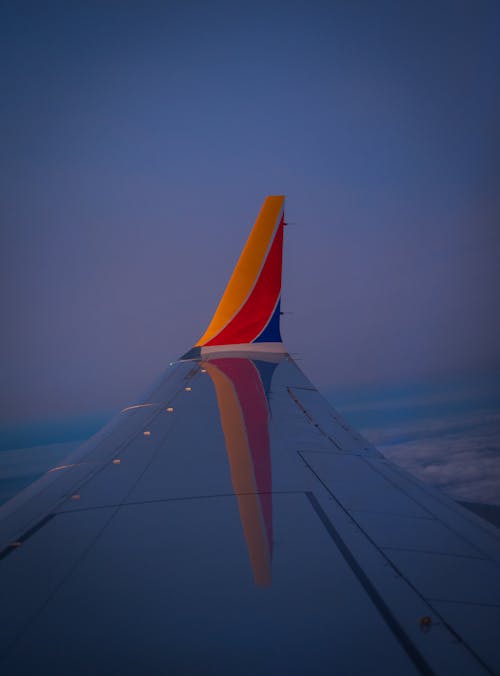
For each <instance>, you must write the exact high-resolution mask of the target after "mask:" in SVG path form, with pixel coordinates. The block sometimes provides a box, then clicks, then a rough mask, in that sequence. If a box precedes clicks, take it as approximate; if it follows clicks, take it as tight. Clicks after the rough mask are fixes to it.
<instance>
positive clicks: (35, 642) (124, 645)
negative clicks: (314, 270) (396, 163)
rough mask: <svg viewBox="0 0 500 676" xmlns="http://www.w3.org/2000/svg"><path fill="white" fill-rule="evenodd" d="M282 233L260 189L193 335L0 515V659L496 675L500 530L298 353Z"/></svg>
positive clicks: (70, 668)
mask: <svg viewBox="0 0 500 676" xmlns="http://www.w3.org/2000/svg"><path fill="white" fill-rule="evenodd" d="M283 228H284V216H283V198H282V197H272V198H267V200H266V201H265V203H264V206H263V209H262V210H261V214H260V216H259V218H258V220H257V222H256V225H255V226H254V229H253V231H252V233H251V235H250V238H249V240H248V242H247V244H246V246H245V248H244V250H243V253H242V255H241V257H240V260H239V261H238V264H237V266H236V268H235V272H234V273H233V276H232V277H231V279H230V282H229V285H228V287H227V289H226V291H225V293H224V295H223V296H222V299H221V301H220V303H219V306H218V308H217V310H216V312H215V314H214V317H213V319H212V321H211V322H210V324H209V327H208V328H207V331H206V332H205V334H204V335H203V336H202V338H201V339H200V340H199V341H198V343H197V344H196V345H195V347H194V348H193V349H192V350H191V351H190V352H189V353H187V354H186V355H185V356H184V358H183V359H182V360H180V361H179V362H177V363H175V364H173V365H172V366H171V367H170V368H168V369H167V372H166V374H165V376H164V378H163V379H162V380H161V381H160V382H159V383H158V385H157V386H156V387H155V388H154V389H153V390H152V391H151V393H150V395H149V396H148V397H146V398H145V399H144V400H142V401H139V402H137V403H136V404H134V405H131V406H127V407H126V408H125V409H123V411H122V412H121V413H120V414H119V415H118V416H117V418H116V419H115V420H113V421H112V422H111V423H110V425H108V426H107V427H106V428H105V429H104V430H103V431H102V432H100V433H99V434H98V435H96V437H94V438H93V439H92V440H90V441H89V442H87V444H85V445H84V446H83V447H82V448H81V449H79V451H77V452H76V453H75V454H73V456H72V457H71V458H69V459H68V461H67V462H66V463H65V464H64V466H61V467H59V468H54V471H51V472H49V473H47V475H45V476H44V477H43V478H42V479H41V480H39V481H37V482H35V483H34V484H33V485H32V486H31V487H30V488H29V489H27V490H26V491H24V492H23V493H22V494H20V495H18V496H16V498H14V499H13V500H11V501H10V502H9V503H7V504H6V505H4V506H3V507H2V508H0V542H1V543H2V548H1V554H0V557H1V558H0V588H1V594H2V610H3V612H2V614H1V619H0V627H1V631H0V659H1V662H0V664H1V666H2V673H5V674H13V675H14V674H19V675H20V674H31V673H33V671H34V665H36V670H37V671H41V672H42V673H51V674H67V673H72V674H89V673H92V674H109V673H120V674H136V673H138V672H145V673H149V674H164V673H174V674H177V673H179V674H180V673H189V674H234V673H239V674H255V673H259V674H280V673H286V674H331V673H339V674H365V673H368V672H373V671H374V670H375V671H376V672H377V670H378V671H380V673H384V674H394V675H396V674H397V675H398V676H401V675H402V674H433V673H434V674H450V675H451V674H453V675H455V674H457V673H467V674H491V673H496V672H498V671H499V669H500V650H499V648H498V641H497V633H498V627H499V626H500V576H499V575H498V571H499V566H498V562H499V561H500V543H499V539H498V531H497V530H496V529H494V528H492V527H490V526H489V525H488V524H486V523H485V522H483V521H482V520H481V519H479V518H477V517H475V516H474V515H473V514H471V513H469V512H468V511H467V510H464V509H463V508H461V507H460V506H459V505H457V504H456V503H455V502H454V501H452V500H450V499H448V498H447V497H445V496H443V495H441V494H440V493H439V492H438V491H435V490H433V489H431V488H429V487H428V486H426V485H425V484H422V483H421V482H419V481H417V480H416V479H414V478H412V477H410V476H408V475H407V474H406V473H404V472H403V471H402V470H400V469H398V468H396V467H395V466H394V465H392V464H391V463H389V462H388V461H387V460H385V458H383V456H381V455H380V453H378V452H377V451H376V449H374V448H373V447H372V446H371V445H370V444H369V443H368V442H367V441H366V440H365V439H363V438H362V437H361V436H360V435H359V434H358V433H357V432H355V431H354V430H352V429H351V428H350V427H349V425H348V424H347V423H346V422H345V421H344V420H343V419H342V418H341V417H340V416H339V414H338V413H337V412H336V411H334V410H333V409H332V408H331V407H330V406H329V404H328V403H327V402H326V401H325V400H324V399H323V397H322V396H321V395H320V393H319V392H318V391H317V390H316V389H315V388H314V386H313V385H312V384H311V382H310V381H309V380H308V379H307V378H306V377H305V375H304V374H303V373H302V372H301V370H300V369H299V368H298V366H297V365H296V364H295V362H294V361H293V360H292V359H291V358H290V356H289V355H288V354H287V352H286V351H285V348H284V347H283V343H282V341H281V335H280V331H279V298H280V290H281V247H282V235H283ZM278 249H279V251H278ZM262 280H265V281H264V282H263V281H262ZM253 294H257V295H256V296H255V299H254V298H253ZM249 307H250V308H251V307H258V308H259V312H258V314H255V313H253V312H250V311H249V310H248V308H249ZM277 308H278V311H277ZM374 665H376V666H374ZM378 665H380V668H378Z"/></svg>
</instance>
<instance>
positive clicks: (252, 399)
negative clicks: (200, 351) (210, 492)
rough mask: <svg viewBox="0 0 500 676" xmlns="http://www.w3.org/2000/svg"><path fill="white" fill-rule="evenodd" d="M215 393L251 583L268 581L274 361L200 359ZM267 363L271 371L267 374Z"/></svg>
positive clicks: (267, 583) (269, 568)
mask: <svg viewBox="0 0 500 676" xmlns="http://www.w3.org/2000/svg"><path fill="white" fill-rule="evenodd" d="M202 365H203V367H204V368H205V369H206V370H207V372H208V374H209V375H210V377H211V378H212V381H213V383H214V385H215V390H216V393H217V402H218V405H219V412H220V418H221V423H222V428H223V431H224V438H225V441H226V449H227V455H228V459H229V465H230V469H231V480H232V483H233V488H234V492H235V494H236V495H237V496H238V507H239V511H240V517H241V523H242V525H243V531H244V533H245V540H246V543H247V548H248V555H249V557H250V562H251V565H252V569H253V573H254V577H255V583H256V584H257V585H258V586H268V585H270V584H271V558H272V548H273V530H272V529H273V524H272V494H271V491H272V473H271V457H270V452H269V451H270V448H269V402H268V399H267V396H266V388H265V383H266V376H267V377H269V375H271V376H272V370H274V367H275V364H269V363H266V362H263V361H253V360H251V359H244V358H220V359H213V360H212V361H207V362H203V363H202ZM269 367H271V373H270V374H269Z"/></svg>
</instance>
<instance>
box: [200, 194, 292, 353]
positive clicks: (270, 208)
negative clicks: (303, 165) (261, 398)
mask: <svg viewBox="0 0 500 676" xmlns="http://www.w3.org/2000/svg"><path fill="white" fill-rule="evenodd" d="M284 202H285V197H284V195H271V196H270V197H266V199H265V200H264V204H263V205H262V208H261V210H260V213H259V215H258V216H257V220H256V221H255V225H254V226H253V228H252V232H251V233H250V236H249V238H248V240H247V243H246V244H245V246H244V248H243V251H242V252H241V255H240V257H239V259H238V262H237V263H236V267H235V268H234V270H233V274H232V275H231V279H230V280H229V283H228V285H227V286H226V290H225V291H224V294H223V295H222V298H221V299H220V302H219V305H218V306H217V310H216V311H215V314H214V316H213V317H212V321H211V322H210V324H209V325H208V328H207V330H206V331H205V333H204V334H203V336H202V337H201V338H200V340H199V341H198V342H197V343H196V345H195V347H199V346H200V345H204V344H205V343H207V342H208V341H209V340H212V338H213V337H214V336H216V335H217V334H218V333H219V332H220V331H221V330H222V329H223V328H224V327H225V326H226V325H227V324H228V322H229V321H230V320H231V319H232V318H233V317H234V316H235V315H236V314H237V312H238V310H239V309H240V308H241V306H242V305H243V303H244V302H245V300H246V299H247V298H248V295H249V293H250V291H251V290H252V287H253V286H254V284H255V282H256V279H257V276H258V274H259V272H260V270H261V268H262V263H263V261H264V257H265V255H266V253H267V251H268V249H269V244H270V242H271V238H272V236H273V233H274V230H275V226H276V221H277V220H278V216H279V215H280V212H281V210H282V208H283V204H284Z"/></svg>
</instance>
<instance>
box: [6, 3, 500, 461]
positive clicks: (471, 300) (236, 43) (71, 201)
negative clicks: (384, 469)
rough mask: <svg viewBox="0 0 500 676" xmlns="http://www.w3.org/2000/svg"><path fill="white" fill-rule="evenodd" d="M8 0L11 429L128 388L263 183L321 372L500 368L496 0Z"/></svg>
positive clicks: (209, 304)
mask: <svg viewBox="0 0 500 676" xmlns="http://www.w3.org/2000/svg"><path fill="white" fill-rule="evenodd" d="M0 12H1V21H0V32H1V35H0V50H1V56H2V58H1V61H0V63H1V67H0V68H1V72H0V78H1V80H0V81H1V86H2V93H3V95H2V109H1V111H0V116H1V117H0V122H1V130H2V131H1V133H2V153H1V155H0V175H1V181H0V204H1V211H2V214H1V215H2V221H1V222H2V227H1V230H0V256H1V261H0V270H1V273H0V274H1V278H2V280H1V285H0V308H1V311H2V317H3V318H4V321H3V328H2V332H1V335H0V347H1V350H0V354H1V357H0V359H1V364H0V371H1V373H2V386H1V393H0V394H1V406H0V425H1V428H2V429H3V430H4V431H5V434H4V442H5V443H4V444H3V447H4V448H5V445H6V444H7V445H8V439H10V438H11V437H9V436H8V435H11V434H18V433H20V431H21V432H23V433H24V432H26V430H27V429H31V428H29V425H34V426H35V427H36V426H38V428H37V429H39V428H40V426H42V427H43V426H45V430H46V433H45V436H43V435H42V437H40V435H38V437H37V438H38V442H37V443H48V441H49V440H48V439H47V436H48V435H49V434H51V432H47V430H50V429H55V428H54V427H53V425H54V421H55V423H57V426H58V427H57V429H58V430H60V429H61V425H62V426H63V427H64V425H68V421H75V420H77V421H79V422H78V425H80V426H81V425H82V424H83V425H84V426H85V425H87V428H89V424H88V423H87V422H85V421H88V420H94V423H92V424H95V420H104V419H105V418H106V416H107V415H110V414H111V413H112V412H113V411H115V410H117V409H118V408H120V407H121V406H123V405H124V404H126V403H127V402H129V401H131V400H135V399H136V398H137V395H138V393H140V392H141V391H143V390H145V389H146V388H147V386H148V384H149V383H150V382H151V380H153V379H154V378H156V377H157V376H158V374H160V373H161V372H162V371H163V370H164V368H165V366H166V364H167V363H168V362H169V361H170V360H172V359H174V358H175V357H177V356H178V355H179V354H182V353H183V352H185V350H186V349H187V348H189V346H190V345H191V344H193V343H194V342H195V341H196V339H197V338H198V337H199V335H200V333H201V332H202V331H203V329H204V328H205V325H206V323H207V321H208V320H209V318H210V316H211V313H212V312H213V310H214V308H215V305H216V302H217V300H218V297H219V295H220V293H221V291H222V290H223V288H224V285H225V283H226V281H227V279H228V277H229V274H230V270H231V268H232V266H233V264H234V262H235V260H236V258H237V256H238V254H239V251H240V249H241V246H242V244H243V242H244V240H245V238H246V236H247V234H248V230H249V227H250V226H251V224H252V223H253V220H254V219H255V216H256V214H257V211H258V209H259V207H260V204H261V201H262V199H263V197H264V196H265V195H267V194H273V193H285V194H286V195H287V216H288V220H289V221H290V222H291V223H292V224H293V225H291V226H290V227H289V228H288V230H287V238H286V243H285V268H284V287H283V309H284V310H285V311H289V312H290V313H291V314H289V315H285V317H284V318H283V331H282V333H283V335H284V339H285V341H286V344H287V346H288V347H289V349H290V351H291V352H293V353H294V354H297V355H298V356H299V357H300V358H301V362H300V364H301V366H302V367H303V368H304V369H305V371H306V372H307V374H308V375H309V376H310V377H311V379H312V380H313V381H314V382H315V383H316V384H317V385H319V386H320V387H322V388H323V389H324V390H325V391H327V390H329V389H332V388H337V390H338V391H340V390H342V391H348V390H349V388H355V389H356V388H357V391H358V392H359V391H360V390H366V391H368V390H369V391H370V392H379V396H383V392H384V391H385V388H396V389H397V388H398V387H403V388H404V387H406V386H408V383H410V384H414V383H418V384H419V386H420V387H424V388H431V389H432V387H433V386H434V384H435V383H439V382H441V381H443V382H444V381H446V382H449V379H453V378H456V377H464V378H481V377H483V376H484V377H487V378H491V377H495V374H498V372H499V369H500V352H499V345H500V313H498V307H499V301H500V279H499V277H500V272H499V270H500V268H499V266H498V250H499V244H500V242H499V232H500V230H499V228H498V216H499V201H498V200H499V198H498V195H499V194H500V192H499V190H498V182H499V166H498V157H499V154H500V153H499V150H500V148H499V131H498V119H500V99H499V80H498V67H499V62H500V43H499V42H498V39H497V36H498V30H499V27H500V26H499V19H500V10H499V7H498V3H496V2H463V3H462V2H443V3H439V4H436V3H405V2H403V3H401V2H378V3H371V2H355V3H351V2H349V3H347V2H286V3H284V2H266V3H260V2H238V3H234V2H232V3H229V2H211V3H206V2H183V3H170V2H148V1H146V2H132V1H123V2H120V3H116V2H112V1H111V0H110V1H106V0H104V1H102V0H100V1H99V2H97V1H95V2H93V1H91V0H86V1H85V2H83V1H81V2H79V1H78V0H75V2H71V3H67V2H47V3H37V2H6V3H3V5H2V8H1V10H0ZM339 388H340V390H339ZM82 420H83V421H84V422H83V423H82ZM51 426H52V427H51ZM90 426H91V425H90ZM13 430H14V431H13ZM58 435H59V436H58ZM59 437H60V432H58V433H57V434H56V435H55V437H54V438H53V439H51V440H52V441H58V440H64V439H60V438H59Z"/></svg>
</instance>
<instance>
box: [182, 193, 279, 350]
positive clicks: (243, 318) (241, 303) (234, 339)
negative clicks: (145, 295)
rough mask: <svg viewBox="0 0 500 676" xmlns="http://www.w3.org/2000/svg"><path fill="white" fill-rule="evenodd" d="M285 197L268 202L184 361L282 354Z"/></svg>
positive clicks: (265, 203) (265, 201)
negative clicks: (228, 354)
mask: <svg viewBox="0 0 500 676" xmlns="http://www.w3.org/2000/svg"><path fill="white" fill-rule="evenodd" d="M284 203H285V198H284V196H283V195H272V196H270V197H266V199H265V200H264V204H263V205H262V208H261V210H260V213H259V215H258V217H257V220H256V221H255V225H254V226H253V228H252V231H251V233H250V236H249V238H248V240H247V243H246V244H245V246H244V248H243V251H242V252H241V255H240V258H239V260H238V262H237V264H236V267H235V268H234V270H233V274H232V275H231V278H230V280H229V283H228V285H227V287H226V290H225V291H224V293H223V295H222V298H221V300H220V302H219V305H218V306H217V309H216V311H215V314H214V316H213V317H212V320H211V321H210V323H209V325H208V328H207V330H206V331H205V333H204V334H203V335H202V337H201V338H200V339H199V341H198V342H197V343H196V345H195V346H194V347H193V348H192V349H191V350H190V351H189V352H187V353H186V354H185V355H184V356H183V359H191V358H195V357H197V356H200V355H201V354H203V355H205V354H207V353H210V352H221V351H248V350H251V351H258V352H261V351H262V352H285V348H284V347H283V343H282V341H281V334H280V296H281V267H282V255H283V228H284V225H285V221H284Z"/></svg>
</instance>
